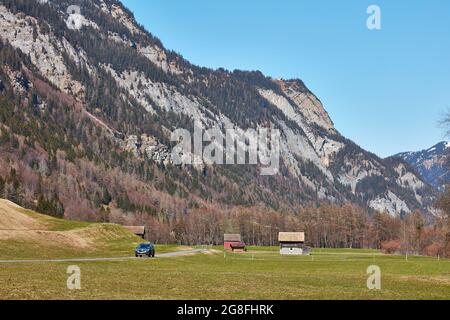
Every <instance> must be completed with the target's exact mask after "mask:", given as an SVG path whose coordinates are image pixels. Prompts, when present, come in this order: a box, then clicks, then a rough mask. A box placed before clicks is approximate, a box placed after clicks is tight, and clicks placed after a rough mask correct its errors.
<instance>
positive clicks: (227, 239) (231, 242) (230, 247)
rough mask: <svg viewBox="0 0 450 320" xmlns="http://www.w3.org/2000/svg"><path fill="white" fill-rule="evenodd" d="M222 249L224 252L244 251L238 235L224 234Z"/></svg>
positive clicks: (243, 245)
mask: <svg viewBox="0 0 450 320" xmlns="http://www.w3.org/2000/svg"><path fill="white" fill-rule="evenodd" d="M223 248H224V249H225V250H226V251H245V250H246V248H245V244H244V243H243V242H242V240H241V235H240V234H224V235H223Z"/></svg>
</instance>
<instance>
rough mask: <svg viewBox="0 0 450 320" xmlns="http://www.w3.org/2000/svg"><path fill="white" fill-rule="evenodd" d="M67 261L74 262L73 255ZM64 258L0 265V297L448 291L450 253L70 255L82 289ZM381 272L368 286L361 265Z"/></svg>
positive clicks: (414, 295)
mask: <svg viewBox="0 0 450 320" xmlns="http://www.w3.org/2000/svg"><path fill="white" fill-rule="evenodd" d="M72 264H73V263H72ZM69 265H71V263H31V264H5V265H1V266H0V299H450V261H449V260H440V261H438V260H437V259H436V258H425V257H409V258H408V261H406V259H405V257H402V256H389V255H383V254H380V253H378V252H373V251H363V250H344V251H343V250H319V251H318V252H314V253H313V254H312V255H311V256H301V257H280V256H279V255H278V253H277V251H276V248H264V250H250V251H249V252H247V253H244V254H238V253H236V254H231V253H227V254H226V255H225V254H224V252H222V251H220V250H211V251H209V252H206V253H201V254H196V255H191V256H183V257H176V258H156V259H142V260H131V261H113V262H82V263H76V265H78V266H79V267H80V268H81V286H82V288H81V290H68V289H67V287H66V281H67V274H66V271H67V267H68V266H69ZM370 265H377V266H379V267H380V268H381V272H382V277H381V279H382V280H381V281H382V289H381V290H377V291H373V290H368V289H367V286H366V281H367V278H368V275H367V274H366V270H367V267H368V266H370Z"/></svg>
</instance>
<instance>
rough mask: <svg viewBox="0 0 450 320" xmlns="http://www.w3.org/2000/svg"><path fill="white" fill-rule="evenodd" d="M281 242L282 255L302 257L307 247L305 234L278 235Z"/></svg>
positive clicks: (283, 233)
mask: <svg viewBox="0 0 450 320" xmlns="http://www.w3.org/2000/svg"><path fill="white" fill-rule="evenodd" d="M278 241H279V242H280V254H282V255H302V254H303V250H304V245H305V233H304V232H280V233H279V235H278Z"/></svg>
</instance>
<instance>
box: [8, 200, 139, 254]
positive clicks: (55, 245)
mask: <svg viewBox="0 0 450 320" xmlns="http://www.w3.org/2000/svg"><path fill="white" fill-rule="evenodd" d="M140 242H142V239H140V238H138V237H136V236H135V235H133V234H132V233H130V232H129V231H127V230H125V229H124V228H123V227H121V226H119V225H113V224H96V223H86V222H79V221H69V220H62V219H56V218H53V217H49V216H46V215H41V214H38V213H36V212H34V211H31V210H26V209H24V208H22V207H19V206H17V205H16V204H14V203H12V202H10V201H7V200H0V259H36V258H67V257H93V256H102V257H109V256H121V255H122V256H123V255H125V256H130V254H131V253H132V249H133V248H134V247H135V246H136V245H137V244H138V243H140Z"/></svg>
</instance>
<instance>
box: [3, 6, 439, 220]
mask: <svg viewBox="0 0 450 320" xmlns="http://www.w3.org/2000/svg"><path fill="white" fill-rule="evenodd" d="M74 4H75V5H78V6H79V7H80V9H81V10H80V13H74V12H69V13H68V10H67V8H69V7H70V6H71V5H74ZM0 37H1V39H2V42H3V45H2V57H3V58H2V59H3V63H2V66H1V68H2V69H1V70H2V73H1V75H2V77H1V78H0V79H1V81H2V82H1V83H0V84H2V85H3V87H4V89H3V90H2V91H1V92H2V95H3V99H4V100H5V103H6V100H7V99H8V101H16V105H17V103H19V105H21V106H20V107H19V106H18V105H17V106H16V108H19V109H20V112H21V114H22V116H23V119H33V121H35V124H36V125H35V130H36V132H33V133H30V132H27V131H26V130H22V129H18V128H17V127H15V125H17V124H16V123H14V124H11V123H9V122H8V121H6V120H5V119H6V118H3V119H4V120H3V122H2V123H0V125H1V126H2V128H3V132H4V133H5V135H6V134H7V135H11V134H13V135H16V137H17V139H18V140H19V145H21V146H22V144H23V143H24V142H23V141H25V140H30V141H32V143H29V144H28V145H27V147H26V148H25V147H23V150H24V151H23V152H26V153H28V154H29V155H31V154H39V155H40V156H39V157H38V156H36V157H37V158H39V161H40V162H42V163H46V164H45V166H48V164H47V163H48V162H51V161H52V160H51V159H52V157H55V158H56V160H53V161H54V162H55V161H56V168H55V170H56V172H55V173H53V175H57V174H58V172H59V171H61V167H62V166H63V164H64V165H67V166H69V165H70V166H73V167H74V170H76V169H75V168H78V170H79V169H81V168H83V169H85V168H86V166H88V165H87V163H89V166H91V165H92V166H93V167H95V168H98V170H97V169H96V170H97V171H96V170H92V171H96V172H97V174H98V175H102V174H104V175H105V176H108V174H107V172H108V171H107V170H106V169H105V170H103V169H100V167H101V168H107V169H108V170H110V171H109V172H111V170H115V171H117V172H121V174H124V175H131V176H128V178H129V179H131V180H133V181H134V182H133V183H130V186H127V189H126V190H122V189H121V187H119V186H116V185H115V184H114V179H113V178H110V177H108V178H106V177H103V178H102V177H96V179H95V181H94V180H93V179H92V176H89V175H86V174H84V175H83V176H79V177H78V178H77V181H76V184H77V186H76V187H74V188H75V189H80V190H82V189H83V188H84V189H86V190H87V192H86V194H88V193H92V192H94V193H95V192H98V191H99V190H102V189H104V188H108V189H110V190H109V191H110V193H112V194H113V198H114V195H116V197H117V198H120V194H121V193H122V194H123V193H124V192H125V193H126V195H127V196H126V201H125V202H126V203H127V208H133V206H138V205H139V206H145V207H146V208H147V207H152V208H154V209H155V210H157V211H159V210H162V209H163V208H162V207H161V204H158V205H155V201H156V202H158V199H156V198H155V197H151V196H149V197H150V198H153V200H152V201H145V200H142V198H145V197H146V195H148V194H149V192H153V194H158V195H160V196H161V194H165V195H167V197H175V198H177V199H179V205H180V207H182V206H186V207H189V205H190V204H192V203H193V202H195V203H197V204H198V203H203V201H213V202H215V203H217V205H219V206H220V205H241V204H244V205H247V204H252V205H255V204H262V205H266V206H271V207H274V208H281V207H283V206H286V207H291V208H292V207H295V206H297V205H308V204H315V203H317V202H320V201H325V202H333V203H343V202H347V201H351V202H354V203H358V204H360V205H363V206H366V207H369V208H372V209H375V210H379V211H386V212H389V213H390V214H392V215H396V214H400V213H408V212H411V211H412V210H414V209H417V208H422V209H425V210H427V209H429V208H430V205H431V203H432V201H433V199H434V193H433V191H432V189H431V188H430V187H429V186H428V185H427V184H426V183H424V182H423V181H422V180H421V178H420V177H419V176H418V175H417V174H416V173H415V171H414V170H411V169H410V168H409V166H407V165H405V164H404V163H402V162H401V161H393V160H388V161H387V160H382V159H379V158H378V157H376V156H375V155H373V154H371V153H369V152H367V151H365V150H363V149H361V148H360V147H358V146H357V145H355V144H354V143H353V142H351V141H349V140H348V139H346V138H344V137H343V136H341V135H340V133H339V132H338V131H337V130H336V129H335V128H334V125H333V122H332V120H331V119H330V117H329V115H328V113H327V112H326V110H325V108H324V106H323V105H322V103H321V102H320V100H319V99H318V98H317V97H316V96H315V95H314V94H313V93H312V92H311V91H310V90H308V88H307V87H306V86H305V84H304V83H303V82H302V81H300V80H277V79H271V78H267V77H265V76H263V75H262V74H261V73H259V72H244V71H234V72H228V71H225V70H210V69H206V68H201V67H198V66H195V65H192V64H190V63H189V62H188V61H186V60H184V59H183V58H182V57H181V56H179V55H177V54H175V53H173V52H171V51H169V50H167V49H165V48H164V47H163V45H162V44H161V42H160V41H159V40H158V39H157V38H155V37H154V36H152V35H151V34H150V33H148V32H147V31H146V30H144V29H143V28H142V27H141V26H139V25H138V24H137V23H136V21H135V20H134V18H133V16H132V14H131V13H130V12H129V11H128V10H127V9H126V8H124V7H123V6H122V5H121V3H120V2H118V1H114V0H94V1H82V0H77V1H75V0H71V1H64V0H61V1H52V0H48V1H42V0H41V1H34V0H2V1H1V2H0ZM16 111H17V110H16ZM42 119H47V120H48V121H50V122H49V123H45V124H42ZM52 121H53V122H52ZM194 122H200V123H201V124H202V125H203V126H204V127H205V128H220V129H226V128H234V129H236V130H237V132H242V133H243V132H244V130H246V129H248V128H253V129H257V128H272V129H273V128H276V129H279V130H280V131H281V142H280V144H281V159H282V164H281V166H282V168H281V172H280V174H279V175H277V176H274V177H267V178H262V177H260V176H259V168H258V167H249V166H244V167H243V168H240V167H236V166H230V167H227V166H224V167H208V166H200V167H197V168H183V169H182V172H180V171H179V169H173V168H172V166H171V157H170V150H171V148H172V147H173V144H172V143H171V142H170V133H171V131H172V130H174V129H176V128H186V129H189V130H191V129H192V127H193V123H194ZM80 123H83V124H86V127H83V126H80ZM50 124H51V125H52V126H55V127H58V130H61V132H64V135H63V136H61V137H58V138H61V140H58V139H57V138H55V139H56V141H55V143H54V145H53V144H52V145H51V146H49V145H45V143H44V142H39V141H40V140H39V139H38V137H36V138H33V137H32V136H33V135H41V136H42V132H40V131H39V130H41V131H42V130H44V131H45V130H50V127H49V126H50ZM47 125H48V126H47ZM19 128H20V127H19ZM68 128H69V129H68ZM54 130H56V129H54ZM39 132H40V133H39ZM45 132H46V131H45ZM5 141H6V140H5ZM105 144H106V145H108V147H109V150H107V149H106V148H104V147H103V145H105ZM37 150H38V151H37ZM8 152H9V153H13V152H12V151H11V150H9V151H8ZM6 154H7V153H3V154H2V157H6ZM68 155H70V156H68ZM13 158H15V159H16V161H15V162H14V163H11V162H8V161H6V160H5V162H4V163H5V165H6V166H7V167H8V166H9V167H14V168H17V169H19V167H21V166H26V164H25V162H24V161H23V159H21V158H20V157H19V156H14V157H13ZM28 158H32V157H31V156H29V157H28ZM5 159H6V158H5ZM30 161H31V160H30ZM39 161H38V162H39ZM66 162H67V163H66ZM85 162H86V163H85ZM6 163H9V164H6ZM136 168H139V172H137V171H138V170H137V169H136ZM27 170H29V174H30V175H31V176H33V177H34V178H33V179H34V180H39V179H40V180H39V181H41V182H42V183H43V184H44V185H46V188H47V192H46V194H47V195H48V194H50V192H49V191H48V190H52V191H55V192H56V193H59V198H58V199H60V201H62V202H66V209H67V208H71V205H70V202H71V201H70V200H69V199H70V197H71V194H70V192H64V191H58V190H61V189H63V188H58V187H57V185H58V184H59V183H61V181H59V179H57V178H56V177H55V176H52V175H51V174H50V175H49V176H47V177H44V178H43V177H41V173H40V172H39V170H41V171H42V168H40V167H39V165H38V166H37V168H36V167H35V168H34V169H33V167H30V168H28V169H27ZM33 170H34V171H33ZM172 170H175V171H172ZM192 170H193V171H192ZM199 170H200V172H197V171H199ZM2 171H3V173H4V175H6V173H7V171H8V170H7V169H4V170H2ZM27 172H28V171H27ZM149 172H152V174H149ZM155 172H156V173H155ZM0 173H1V172H0ZM38 173H39V174H38ZM59 174H61V172H59ZM87 176H88V177H87ZM52 177H53V178H52ZM20 178H21V179H26V178H25V177H23V176H21V177H20ZM86 179H88V180H89V182H86ZM155 179H156V180H155ZM102 181H103V182H102ZM105 181H107V182H105ZM167 181H170V183H167ZM168 184H169V185H171V187H170V186H169V187H168V186H167V185H168ZM137 185H139V188H138V187H136V186H137ZM146 186H147V187H146ZM25 189H26V188H25ZM34 189H35V188H33V192H34V191H35V190H34ZM88 190H91V191H90V192H89V191H88ZM152 190H153V191H152ZM174 190H175V191H174ZM25 191H26V190H25ZM31 191H32V190H28V194H27V198H28V199H29V200H32V198H33V196H32V195H30V193H31ZM77 195H78V197H79V198H80V199H83V202H84V203H85V208H86V209H89V210H90V211H92V212H95V210H96V209H95V204H94V203H93V200H92V199H90V198H89V197H88V196H86V195H85V194H84V193H83V192H81V193H80V192H77ZM72 196H73V194H72ZM119 200H120V201H122V200H123V199H119ZM177 201H178V200H177ZM116 202H118V200H117V199H116ZM122 202H123V201H122ZM122 202H121V203H119V204H118V206H119V207H121V205H120V204H123V203H122ZM169 202H170V201H169ZM174 210H175V209H174ZM177 210H178V209H177Z"/></svg>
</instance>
